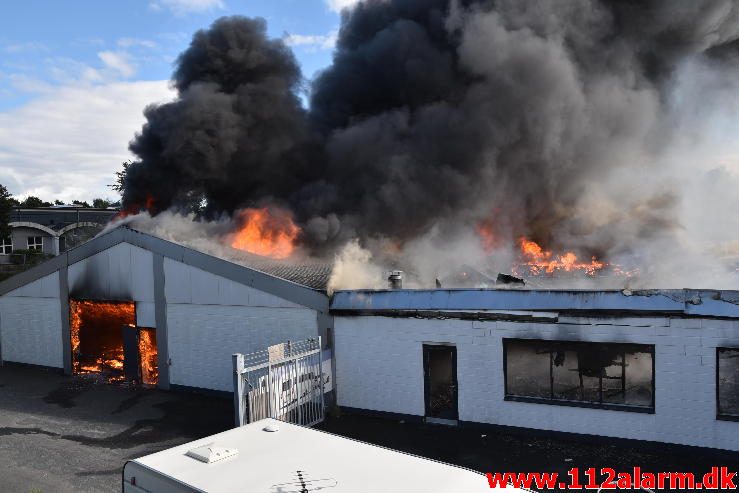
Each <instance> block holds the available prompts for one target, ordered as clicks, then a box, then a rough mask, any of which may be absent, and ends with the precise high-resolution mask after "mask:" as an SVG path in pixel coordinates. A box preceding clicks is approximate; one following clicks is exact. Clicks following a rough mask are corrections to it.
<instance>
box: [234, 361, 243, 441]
mask: <svg viewBox="0 0 739 493" xmlns="http://www.w3.org/2000/svg"><path fill="white" fill-rule="evenodd" d="M231 360H232V362H233V370H234V410H235V413H236V416H235V421H236V427H237V428H238V427H239V426H243V425H244V411H245V409H244V377H243V373H244V355H243V354H233V355H231Z"/></svg>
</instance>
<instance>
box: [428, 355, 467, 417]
mask: <svg viewBox="0 0 739 493" xmlns="http://www.w3.org/2000/svg"><path fill="white" fill-rule="evenodd" d="M423 374H424V387H425V394H426V421H429V422H433V421H437V422H444V421H456V420H457V419H458V418H459V412H458V408H457V348H456V347H455V346H442V345H431V344H424V345H423Z"/></svg>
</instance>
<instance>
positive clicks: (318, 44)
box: [282, 31, 339, 50]
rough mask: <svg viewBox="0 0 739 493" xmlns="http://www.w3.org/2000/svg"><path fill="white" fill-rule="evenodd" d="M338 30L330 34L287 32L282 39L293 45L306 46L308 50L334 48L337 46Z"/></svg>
mask: <svg viewBox="0 0 739 493" xmlns="http://www.w3.org/2000/svg"><path fill="white" fill-rule="evenodd" d="M338 35H339V32H338V31H331V32H330V33H328V34H286V35H285V36H284V37H283V38H282V39H283V41H285V44H287V45H288V46H293V47H304V48H307V49H308V50H333V49H334V46H336V38H337V37H338Z"/></svg>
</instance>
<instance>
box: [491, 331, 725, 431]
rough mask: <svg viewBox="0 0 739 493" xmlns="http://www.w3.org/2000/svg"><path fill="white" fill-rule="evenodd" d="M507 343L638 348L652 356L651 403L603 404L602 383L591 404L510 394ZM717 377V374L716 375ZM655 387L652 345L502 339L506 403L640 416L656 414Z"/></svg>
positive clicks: (655, 377) (551, 383)
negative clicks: (620, 412) (639, 414)
mask: <svg viewBox="0 0 739 493" xmlns="http://www.w3.org/2000/svg"><path fill="white" fill-rule="evenodd" d="M509 342H513V343H516V342H523V343H529V344H532V343H535V342H539V343H552V344H570V345H572V346H573V347H575V346H582V345H594V346H597V345H601V344H602V345H608V346H619V347H623V348H624V352H625V353H626V352H628V348H629V347H631V348H638V349H639V351H635V352H640V353H648V354H650V355H651V356H652V389H651V390H652V402H651V404H650V405H649V406H637V405H634V404H614V403H608V402H603V387H602V385H603V384H602V381H601V383H600V386H601V387H600V389H599V392H598V394H599V398H600V402H592V401H575V400H565V399H556V398H554V397H550V398H545V397H528V396H520V395H515V394H510V393H509V392H508V343H509ZM551 365H552V360H551V358H550V361H549V366H550V373H551V368H552V366H551ZM716 375H718V372H717V373H716ZM549 385H550V396H552V395H553V385H554V382H553V380H552V379H550V384H549ZM656 386H657V373H656V364H655V345H654V344H637V343H629V342H626V343H624V342H600V341H565V340H556V339H523V338H516V337H510V338H509V337H504V338H503V393H504V399H503V400H504V401H508V402H527V403H532V404H548V405H552V406H564V407H580V408H587V409H605V410H609V411H625V412H633V413H642V414H655V412H656V392H655V389H656ZM737 420H739V417H737Z"/></svg>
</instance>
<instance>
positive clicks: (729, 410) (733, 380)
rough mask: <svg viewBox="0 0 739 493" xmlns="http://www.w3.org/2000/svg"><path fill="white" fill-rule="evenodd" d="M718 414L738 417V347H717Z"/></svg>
mask: <svg viewBox="0 0 739 493" xmlns="http://www.w3.org/2000/svg"><path fill="white" fill-rule="evenodd" d="M717 352H718V358H717V359H718V369H717V371H718V389H717V390H718V414H719V416H730V417H734V418H739V348H718V351H717Z"/></svg>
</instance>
